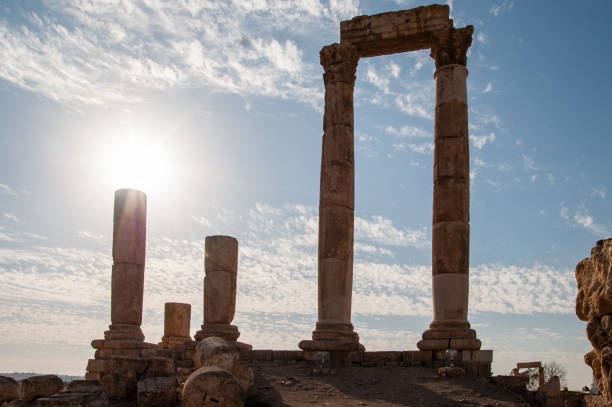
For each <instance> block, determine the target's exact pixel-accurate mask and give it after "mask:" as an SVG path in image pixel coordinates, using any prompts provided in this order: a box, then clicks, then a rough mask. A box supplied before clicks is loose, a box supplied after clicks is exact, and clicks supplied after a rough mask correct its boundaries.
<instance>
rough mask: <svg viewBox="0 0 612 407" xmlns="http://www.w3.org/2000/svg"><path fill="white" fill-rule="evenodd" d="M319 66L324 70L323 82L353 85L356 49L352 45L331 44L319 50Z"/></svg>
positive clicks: (355, 68) (356, 58) (357, 54)
mask: <svg viewBox="0 0 612 407" xmlns="http://www.w3.org/2000/svg"><path fill="white" fill-rule="evenodd" d="M319 56H320V61H321V65H322V66H323V69H324V70H325V74H324V75H323V81H324V82H325V83H327V81H328V80H330V81H336V82H348V83H352V84H354V83H355V71H356V70H357V62H358V61H359V53H358V52H357V47H356V46H354V45H352V44H332V45H327V46H325V47H323V48H322V49H321V52H320V53H319Z"/></svg>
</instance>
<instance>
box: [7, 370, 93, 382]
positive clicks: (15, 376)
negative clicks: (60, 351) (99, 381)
mask: <svg viewBox="0 0 612 407" xmlns="http://www.w3.org/2000/svg"><path fill="white" fill-rule="evenodd" d="M45 374H55V373H22V372H13V373H0V376H8V377H12V378H13V379H15V380H22V379H27V378H28V377H32V376H42V375H45ZM56 376H59V377H60V378H61V379H62V380H63V381H64V383H70V382H71V381H73V380H83V379H85V377H84V376H68V375H64V374H58V375H56Z"/></svg>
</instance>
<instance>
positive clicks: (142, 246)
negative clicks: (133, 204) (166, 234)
mask: <svg viewBox="0 0 612 407" xmlns="http://www.w3.org/2000/svg"><path fill="white" fill-rule="evenodd" d="M146 236H147V225H146V224H145V223H144V222H139V221H137V220H135V219H134V218H125V219H122V220H121V221H120V222H119V223H116V224H115V225H114V227H113V263H114V264H124V263H126V264H138V265H144V264H145V251H146V246H147V240H146Z"/></svg>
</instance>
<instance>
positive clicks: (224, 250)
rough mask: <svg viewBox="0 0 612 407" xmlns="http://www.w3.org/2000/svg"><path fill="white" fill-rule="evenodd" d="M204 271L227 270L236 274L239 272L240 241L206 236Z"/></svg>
mask: <svg viewBox="0 0 612 407" xmlns="http://www.w3.org/2000/svg"><path fill="white" fill-rule="evenodd" d="M204 269H205V271H206V272H208V271H216V270H225V271H229V272H231V273H234V274H236V272H237V270H238V240H236V239H235V238H233V237H231V236H220V235H216V236H206V239H205V241H204Z"/></svg>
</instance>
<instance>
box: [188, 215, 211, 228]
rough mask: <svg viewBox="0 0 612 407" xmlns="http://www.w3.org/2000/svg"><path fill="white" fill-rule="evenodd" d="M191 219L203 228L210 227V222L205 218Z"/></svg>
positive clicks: (193, 217) (194, 217) (195, 217)
mask: <svg viewBox="0 0 612 407" xmlns="http://www.w3.org/2000/svg"><path fill="white" fill-rule="evenodd" d="M191 218H192V219H193V220H194V221H195V222H196V223H199V224H200V225H202V226H206V227H210V221H209V220H208V219H207V218H206V217H204V216H192V217H191Z"/></svg>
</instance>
